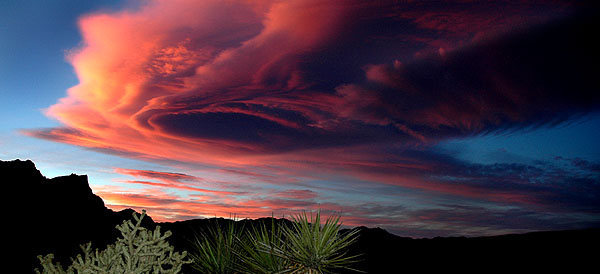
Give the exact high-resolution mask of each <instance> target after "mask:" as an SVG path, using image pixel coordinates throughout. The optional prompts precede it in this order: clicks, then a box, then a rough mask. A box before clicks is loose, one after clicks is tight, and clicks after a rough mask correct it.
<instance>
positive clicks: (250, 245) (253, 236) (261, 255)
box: [240, 218, 292, 274]
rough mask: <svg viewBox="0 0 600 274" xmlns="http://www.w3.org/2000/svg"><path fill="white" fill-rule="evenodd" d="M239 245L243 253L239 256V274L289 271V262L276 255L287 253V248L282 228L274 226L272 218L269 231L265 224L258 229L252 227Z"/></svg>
mask: <svg viewBox="0 0 600 274" xmlns="http://www.w3.org/2000/svg"><path fill="white" fill-rule="evenodd" d="M240 244H241V247H242V251H243V252H244V254H240V255H241V265H240V272H244V273H265V274H266V273H285V272H289V271H291V267H292V265H291V264H290V261H289V260H288V259H287V258H284V257H281V256H278V255H277V254H276V253H277V252H284V253H285V252H287V246H286V245H285V242H284V240H283V228H282V227H281V226H276V225H275V221H274V219H273V218H271V226H270V229H269V228H267V225H266V224H265V223H261V224H260V226H259V228H256V227H252V230H250V231H248V232H247V234H246V238H245V239H241V240H240Z"/></svg>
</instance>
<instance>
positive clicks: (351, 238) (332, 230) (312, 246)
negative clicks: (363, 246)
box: [275, 211, 360, 273]
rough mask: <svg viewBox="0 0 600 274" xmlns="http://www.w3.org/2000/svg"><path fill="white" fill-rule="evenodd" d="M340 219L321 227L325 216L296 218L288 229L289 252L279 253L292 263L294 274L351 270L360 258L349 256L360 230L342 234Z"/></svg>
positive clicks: (331, 219) (278, 252)
mask: <svg viewBox="0 0 600 274" xmlns="http://www.w3.org/2000/svg"><path fill="white" fill-rule="evenodd" d="M340 227H341V222H340V216H329V217H328V218H327V219H326V221H325V224H323V225H321V213H320V211H318V212H317V213H316V216H315V218H314V219H313V215H312V213H311V214H310V219H309V218H308V216H307V214H306V212H303V213H302V214H298V215H296V216H294V217H293V225H292V226H291V227H285V228H284V230H283V232H284V235H285V238H286V249H283V250H276V253H275V254H277V255H278V256H280V257H282V258H285V259H287V260H289V261H290V262H291V263H292V264H293V266H292V268H293V271H292V273H333V271H334V270H335V269H340V268H344V269H349V270H354V271H358V270H355V269H352V268H350V267H349V266H350V265H351V264H353V263H355V262H356V259H357V258H358V256H359V255H352V256H349V255H347V250H348V247H349V246H350V245H351V244H352V243H354V242H355V241H356V239H357V235H358V230H351V231H349V232H347V233H345V234H343V235H342V234H340V232H339V230H340ZM358 272H360V271H358Z"/></svg>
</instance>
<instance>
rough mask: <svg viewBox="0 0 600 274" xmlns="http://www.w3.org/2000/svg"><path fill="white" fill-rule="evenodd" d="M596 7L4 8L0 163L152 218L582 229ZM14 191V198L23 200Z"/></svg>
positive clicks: (591, 199) (180, 4)
mask: <svg viewBox="0 0 600 274" xmlns="http://www.w3.org/2000/svg"><path fill="white" fill-rule="evenodd" d="M598 11H599V9H598V8H597V6H596V5H593V4H588V3H587V2H584V1H580V2H576V1H558V0H557V1H527V0H521V1H459V0H453V1H443V2H439V1H386V0H381V1H379V0H378V1H355V0H344V1H336V0H331V1H315V0H287V1H282V0H279V1H277V0H276V1H270V0H264V1H249V0H245V1H244V0H205V1H184V0H169V1H166V0H148V1H75V0H59V1H29V0H24V1H16V0H8V1H2V2H0V98H1V99H2V100H0V117H2V119H1V120H0V159H2V160H12V159H17V158H20V159H31V160H33V161H34V162H35V163H36V166H37V167H38V169H40V170H41V172H42V173H43V174H44V175H45V176H47V177H55V176H61V175H68V174H71V173H76V174H87V175H88V178H89V183H90V186H91V188H92V189H93V191H94V193H95V194H97V195H99V196H100V197H102V199H103V200H104V202H105V204H106V205H107V206H108V207H109V208H111V209H114V210H121V209H125V208H133V209H136V210H141V209H146V210H147V211H148V214H149V215H150V216H152V218H153V219H154V220H156V221H161V222H165V221H178V220H188V219H194V218H205V217H231V216H235V217H236V218H257V217H266V216H277V217H279V216H285V217H289V216H291V215H293V214H297V213H299V212H302V211H315V210H318V209H320V210H321V211H322V212H323V213H324V214H339V215H341V216H342V221H343V222H344V224H345V225H348V226H358V225H365V226H369V227H382V228H385V229H387V230H388V231H390V232H392V233H395V234H397V235H401V236H411V237H435V236H480V235H498V234H505V233H522V232H529V231H538V230H562V229H579V228H588V227H598V226H600V185H599V184H600V145H598V140H600V130H599V129H600V94H599V92H598V91H599V82H598V81H597V71H598V69H597V64H598V63H599V61H600V60H599V58H598V57H599V55H600V54H599V53H598V50H597V49H598V44H597V42H594V39H593V38H594V36H595V33H596V32H597V28H596V26H597V24H596V20H595V18H597V16H598ZM17 195H23V196H26V195H27V193H20V194H17Z"/></svg>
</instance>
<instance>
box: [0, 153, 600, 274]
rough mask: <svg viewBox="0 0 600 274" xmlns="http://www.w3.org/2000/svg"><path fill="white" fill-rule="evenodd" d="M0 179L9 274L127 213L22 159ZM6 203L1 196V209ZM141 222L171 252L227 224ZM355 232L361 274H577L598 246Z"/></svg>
mask: <svg viewBox="0 0 600 274" xmlns="http://www.w3.org/2000/svg"><path fill="white" fill-rule="evenodd" d="M0 176H2V178H3V181H4V183H5V187H8V191H7V192H5V193H7V194H9V195H12V196H14V197H18V198H19V201H18V202H8V203H7V204H6V205H5V210H7V211H8V214H7V217H8V218H9V219H8V220H4V222H3V223H5V224H6V225H5V227H7V228H8V234H7V236H9V237H10V238H11V240H12V241H16V242H17V249H16V250H15V252H17V254H19V256H21V255H22V256H21V257H22V258H24V261H25V262H24V264H23V265H22V268H20V269H19V268H15V270H16V272H17V273H21V272H23V273H27V272H31V271H32V270H33V269H34V268H36V267H39V262H38V260H37V255H45V254H48V253H54V254H55V261H58V262H60V263H61V264H62V265H63V266H66V265H69V264H70V259H69V258H71V257H73V256H75V255H76V254H79V253H80V248H79V246H80V245H81V244H85V243H87V242H92V243H93V248H100V249H102V248H104V247H105V246H106V245H107V244H110V243H112V242H114V240H115V239H116V238H117V237H118V236H119V235H120V234H119V233H118V231H117V230H116V229H115V226H116V225H117V224H120V223H122V222H123V221H124V220H128V219H131V215H132V213H133V212H134V211H133V210H131V209H126V210H122V211H119V212H115V211H113V210H111V209H108V208H107V207H106V206H105V205H104V202H103V201H102V199H101V198H100V197H98V196H97V195H95V194H94V193H93V192H92V190H91V188H90V187H89V184H88V180H87V176H85V175H75V174H71V175H69V176H61V177H56V178H52V179H49V178H46V177H44V176H43V175H42V174H41V173H40V171H39V170H37V169H36V167H35V164H34V163H33V162H31V161H30V160H27V161H21V160H14V161H0ZM5 197H6V195H5ZM13 200H14V199H11V197H6V198H5V203H6V202H7V201H13ZM144 220H145V221H144V223H143V225H144V226H145V227H147V228H150V229H153V228H154V227H155V226H156V225H160V226H161V227H162V228H163V231H166V230H171V231H172V232H173V235H172V236H171V237H170V239H169V240H170V242H171V244H173V245H174V246H175V247H176V249H177V250H183V249H185V248H186V247H187V246H188V244H189V243H190V239H193V238H194V235H196V234H197V233H198V232H199V231H202V230H204V229H206V228H208V227H209V226H212V225H214V224H215V223H218V224H219V225H224V224H226V223H230V222H233V221H232V220H228V219H223V218H211V219H195V220H188V221H180V222H172V223H156V222H154V221H153V220H152V219H151V218H148V217H147V218H145V219H144ZM271 220H274V221H275V222H276V224H277V225H289V224H290V221H289V220H286V219H271V218H260V219H256V220H247V219H246V220H240V221H237V222H236V223H239V224H243V225H244V226H245V227H249V226H255V225H257V224H260V223H262V222H267V221H269V222H270V221H271ZM356 229H358V230H359V231H360V232H359V238H358V241H357V242H356V243H355V244H354V245H352V246H351V248H350V250H349V253H350V254H361V258H362V260H361V261H360V262H359V263H357V264H356V265H355V266H354V268H356V269H360V270H363V271H365V272H367V273H401V272H413V271H414V270H416V271H419V272H422V271H425V272H427V271H460V272H473V273H474V272H489V271H492V272H500V271H502V272H504V271H506V272H508V271H511V272H515V271H516V272H523V271H532V272H535V273H539V272H542V271H550V270H552V271H560V270H562V271H567V272H568V273H578V272H584V270H588V269H596V268H597V266H596V261H597V259H598V246H600V245H599V244H600V229H599V228H590V229H585V230H572V231H547V232H532V233H526V234H514V235H501V236H492V237H473V238H466V237H437V238H432V239H412V238H407V237H400V236H397V235H394V234H391V233H389V232H387V231H385V230H383V229H381V228H367V227H358V228H356ZM18 270H22V271H18ZM588 271H589V270H588ZM188 272H192V270H191V268H189V267H186V268H184V273H188ZM342 272H343V273H346V272H344V271H342ZM347 273H352V272H347Z"/></svg>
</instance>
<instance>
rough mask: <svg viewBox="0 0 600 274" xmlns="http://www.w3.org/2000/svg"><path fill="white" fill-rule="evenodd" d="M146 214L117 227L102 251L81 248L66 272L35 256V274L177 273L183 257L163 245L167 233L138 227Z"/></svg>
mask: <svg viewBox="0 0 600 274" xmlns="http://www.w3.org/2000/svg"><path fill="white" fill-rule="evenodd" d="M145 216H146V211H145V210H144V211H142V214H141V215H140V216H138V215H137V214H136V213H135V212H134V213H133V219H134V220H135V224H134V223H133V222H131V220H127V221H124V222H123V223H122V224H121V225H117V227H116V228H117V229H118V230H119V231H120V232H121V235H122V237H121V238H118V239H117V241H116V242H115V244H113V245H109V246H107V247H106V249H104V250H102V251H98V249H96V250H95V251H92V248H91V243H88V244H87V245H82V246H81V248H82V250H83V256H82V255H81V254H79V255H77V257H76V258H75V259H71V260H72V264H71V266H69V267H68V268H67V269H66V270H65V269H63V268H62V266H61V265H60V264H58V263H57V264H55V263H53V262H52V260H53V258H54V255H53V254H48V255H46V256H44V257H42V256H38V259H39V260H40V263H41V265H42V270H41V271H40V270H38V269H36V272H37V273H179V272H180V271H181V267H182V266H183V264H186V263H190V262H191V261H187V260H184V259H185V257H186V255H187V253H186V252H185V251H184V252H183V253H179V252H174V248H173V246H171V245H170V244H169V243H168V242H166V241H165V239H166V238H168V237H169V236H171V232H170V231H167V232H165V233H164V234H162V233H161V232H160V227H159V226H157V227H156V229H155V230H154V231H153V232H152V231H149V230H148V229H146V228H144V227H142V226H141V223H142V219H143V218H144V217H145Z"/></svg>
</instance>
